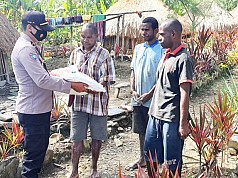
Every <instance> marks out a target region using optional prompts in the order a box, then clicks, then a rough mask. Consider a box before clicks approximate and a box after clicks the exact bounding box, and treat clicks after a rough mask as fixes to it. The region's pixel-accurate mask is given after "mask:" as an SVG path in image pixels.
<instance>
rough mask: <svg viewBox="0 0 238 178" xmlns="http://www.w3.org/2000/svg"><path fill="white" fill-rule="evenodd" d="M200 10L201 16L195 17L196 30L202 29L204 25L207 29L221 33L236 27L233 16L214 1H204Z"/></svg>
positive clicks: (199, 7)
mask: <svg viewBox="0 0 238 178" xmlns="http://www.w3.org/2000/svg"><path fill="white" fill-rule="evenodd" d="M198 9H199V11H200V14H199V13H198V15H197V16H196V17H194V19H195V24H194V25H193V27H194V28H195V30H199V29H201V28H202V26H203V25H204V26H205V27H206V28H210V29H211V30H215V31H220V30H224V29H229V28H231V27H232V26H233V25H235V20H234V18H233V17H232V15H231V14H229V13H228V12H227V11H226V10H224V9H222V8H221V7H220V6H219V5H218V4H216V3H215V2H214V1H211V0H210V1H202V2H201V3H200V4H199V5H198ZM191 15H192V14H190V17H191ZM187 18H188V16H187ZM188 19H189V18H188ZM190 22H191V19H190Z"/></svg>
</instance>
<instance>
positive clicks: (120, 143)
mask: <svg viewBox="0 0 238 178" xmlns="http://www.w3.org/2000/svg"><path fill="white" fill-rule="evenodd" d="M114 143H115V144H116V147H120V146H123V143H122V141H121V140H119V139H118V138H116V139H114Z"/></svg>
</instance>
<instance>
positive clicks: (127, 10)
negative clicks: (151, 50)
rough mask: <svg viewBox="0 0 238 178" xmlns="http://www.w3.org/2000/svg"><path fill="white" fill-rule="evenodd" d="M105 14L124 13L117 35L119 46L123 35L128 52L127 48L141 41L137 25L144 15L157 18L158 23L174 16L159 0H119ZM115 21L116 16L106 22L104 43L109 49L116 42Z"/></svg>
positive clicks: (131, 47) (109, 16) (108, 15)
mask: <svg viewBox="0 0 238 178" xmlns="http://www.w3.org/2000/svg"><path fill="white" fill-rule="evenodd" d="M152 10H156V11H152ZM143 11H151V12H143ZM141 12H142V13H141ZM105 14H106V15H107V18H111V17H112V15H110V14H114V15H115V16H116V14H117V15H120V14H124V25H122V24H123V22H122V21H123V17H122V18H120V24H119V33H118V35H119V36H120V40H119V41H120V42H119V46H122V41H123V40H122V38H121V37H122V36H124V40H125V48H124V49H125V50H124V52H128V51H127V50H128V49H129V51H131V50H133V49H134V46H135V44H136V43H139V42H141V40H142V39H141V35H140V28H139V27H140V25H141V23H142V20H143V19H144V18H145V17H149V16H151V17H155V18H156V19H158V21H159V23H161V22H162V21H164V20H166V19H168V18H171V17H175V16H176V15H175V14H174V12H173V11H171V10H169V9H168V7H166V5H165V4H164V3H163V2H162V1H161V0H153V1H148V0H119V1H118V2H116V3H115V4H114V5H113V6H111V7H110V8H109V9H108V10H107V11H106V12H105ZM117 23H118V19H117V18H115V19H113V20H109V21H107V22H106V39H105V43H104V45H105V46H107V47H108V48H109V49H113V47H114V45H115V43H117V42H116V36H117ZM123 26H124V28H123Z"/></svg>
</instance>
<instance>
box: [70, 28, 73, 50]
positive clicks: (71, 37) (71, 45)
mask: <svg viewBox="0 0 238 178" xmlns="http://www.w3.org/2000/svg"><path fill="white" fill-rule="evenodd" d="M72 51H73V26H72V25H71V26H70V54H71V53H72Z"/></svg>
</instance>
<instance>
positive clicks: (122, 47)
mask: <svg viewBox="0 0 238 178" xmlns="http://www.w3.org/2000/svg"><path fill="white" fill-rule="evenodd" d="M124 24H125V14H123V16H122V25H121V26H122V34H121V52H122V54H121V60H122V61H123V55H124V50H125V49H124V48H125V27H124Z"/></svg>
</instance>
